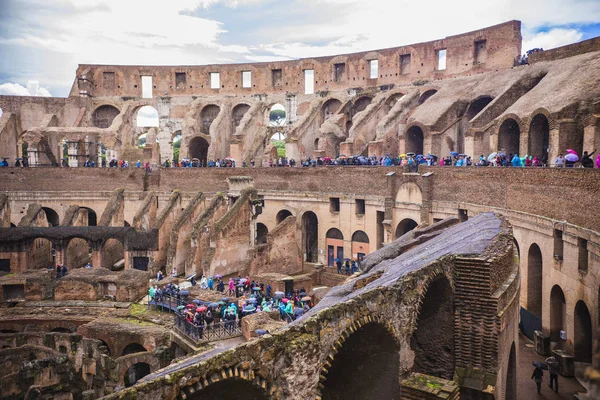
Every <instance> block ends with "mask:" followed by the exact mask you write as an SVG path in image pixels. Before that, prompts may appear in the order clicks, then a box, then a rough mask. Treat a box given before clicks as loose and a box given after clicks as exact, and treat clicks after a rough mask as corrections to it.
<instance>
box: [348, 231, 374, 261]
mask: <svg viewBox="0 0 600 400" xmlns="http://www.w3.org/2000/svg"><path fill="white" fill-rule="evenodd" d="M369 252H370V251H369V236H367V234H366V233H365V232H363V231H356V232H354V233H353V234H352V258H353V259H355V260H357V261H359V262H362V260H363V259H364V258H365V256H366V255H367V254H369Z"/></svg>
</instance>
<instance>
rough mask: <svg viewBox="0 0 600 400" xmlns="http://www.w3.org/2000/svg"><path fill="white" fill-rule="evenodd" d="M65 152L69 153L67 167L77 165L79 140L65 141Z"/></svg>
mask: <svg viewBox="0 0 600 400" xmlns="http://www.w3.org/2000/svg"><path fill="white" fill-rule="evenodd" d="M67 152H68V154H69V167H78V166H79V160H78V156H79V141H67Z"/></svg>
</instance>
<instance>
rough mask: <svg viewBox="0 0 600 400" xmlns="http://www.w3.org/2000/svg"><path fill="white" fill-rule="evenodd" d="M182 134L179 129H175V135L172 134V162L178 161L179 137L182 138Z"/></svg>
mask: <svg viewBox="0 0 600 400" xmlns="http://www.w3.org/2000/svg"><path fill="white" fill-rule="evenodd" d="M182 137H183V136H182V135H181V131H177V132H176V133H175V136H173V149H172V154H173V162H174V163H178V162H179V154H180V152H181V139H182Z"/></svg>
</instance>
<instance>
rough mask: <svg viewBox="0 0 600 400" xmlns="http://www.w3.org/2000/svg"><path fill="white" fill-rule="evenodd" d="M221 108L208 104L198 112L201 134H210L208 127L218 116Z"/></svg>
mask: <svg viewBox="0 0 600 400" xmlns="http://www.w3.org/2000/svg"><path fill="white" fill-rule="evenodd" d="M220 111H221V108H220V107H219V106H217V105H214V104H209V105H207V106H206V107H204V108H203V109H202V111H201V112H200V126H201V127H202V133H204V134H206V135H208V134H210V126H211V125H212V123H213V121H214V120H215V119H216V118H217V116H218V115H219V112H220Z"/></svg>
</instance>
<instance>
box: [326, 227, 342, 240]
mask: <svg viewBox="0 0 600 400" xmlns="http://www.w3.org/2000/svg"><path fill="white" fill-rule="evenodd" d="M325 237H326V238H327V239H338V240H344V235H343V234H342V232H341V231H340V230H339V229H337V228H331V229H329V230H328V231H327V233H326V234H325Z"/></svg>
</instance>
